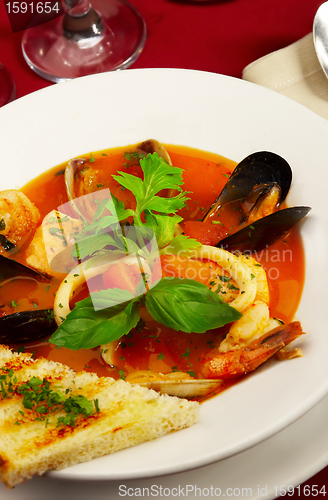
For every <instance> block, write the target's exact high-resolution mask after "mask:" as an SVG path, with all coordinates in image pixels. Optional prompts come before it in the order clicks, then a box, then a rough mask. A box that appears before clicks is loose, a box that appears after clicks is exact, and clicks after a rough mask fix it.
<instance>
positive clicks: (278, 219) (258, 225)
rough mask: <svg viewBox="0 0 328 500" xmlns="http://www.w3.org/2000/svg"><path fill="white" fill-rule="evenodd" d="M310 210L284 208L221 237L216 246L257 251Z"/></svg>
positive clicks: (265, 246) (288, 228) (267, 245)
mask: <svg viewBox="0 0 328 500" xmlns="http://www.w3.org/2000/svg"><path fill="white" fill-rule="evenodd" d="M310 210H311V208H310V207H290V208H284V209H282V210H279V211H278V212H274V213H273V214H270V215H268V216H266V217H263V218H262V219H258V220H256V221H255V222H253V223H252V224H249V225H248V226H245V227H243V228H242V229H240V230H239V231H237V232H236V233H234V234H231V235H230V236H227V237H226V238H223V239H222V240H220V241H219V243H218V244H217V245H216V246H217V247H221V248H224V249H226V250H229V251H234V250H239V251H241V252H246V251H250V252H259V251H261V250H263V249H264V248H267V247H269V246H270V245H272V244H273V243H275V242H276V241H277V240H278V239H279V238H281V237H282V236H283V235H284V234H285V233H287V232H288V231H289V230H290V229H291V228H292V227H293V226H295V224H297V223H298V222H299V221H301V220H302V219H303V218H304V217H305V216H306V215H307V214H308V213H309V211H310Z"/></svg>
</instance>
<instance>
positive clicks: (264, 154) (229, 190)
mask: <svg viewBox="0 0 328 500" xmlns="http://www.w3.org/2000/svg"><path fill="white" fill-rule="evenodd" d="M291 181H292V170H291V168H290V166H289V164H288V162H287V161H286V160H285V159H284V158H282V157H281V156H279V155H277V154H276V153H272V152H269V151H259V152H256V153H252V154H251V155H249V156H247V157H246V158H244V159H243V160H242V161H241V162H240V163H239V164H238V165H237V166H236V168H235V169H234V171H233V172H232V174H231V176H230V177H229V179H228V181H227V183H226V185H225V187H224V188H223V190H222V191H221V193H220V195H219V196H218V198H217V199H216V200H215V202H214V204H213V205H212V206H211V208H210V209H209V210H208V212H207V213H206V214H205V216H204V218H203V221H207V220H210V219H211V218H212V217H214V215H216V214H217V213H218V211H219V210H220V208H221V207H222V206H223V205H225V204H226V203H232V202H234V201H238V200H244V199H245V198H247V197H248V196H249V195H250V193H252V191H253V190H254V188H255V187H256V188H259V187H260V186H261V189H262V190H263V189H266V187H267V186H272V185H277V186H279V188H280V195H279V203H281V202H283V201H284V199H285V198H286V196H287V193H288V191H289V188H290V185H291ZM261 189H260V191H259V192H258V194H260V192H261ZM253 198H254V200H253V201H254V203H255V202H256V199H255V197H253Z"/></svg>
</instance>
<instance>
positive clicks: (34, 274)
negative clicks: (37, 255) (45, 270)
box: [0, 255, 51, 282]
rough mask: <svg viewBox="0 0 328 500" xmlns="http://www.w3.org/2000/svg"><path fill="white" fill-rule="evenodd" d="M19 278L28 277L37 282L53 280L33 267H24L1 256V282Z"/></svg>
mask: <svg viewBox="0 0 328 500" xmlns="http://www.w3.org/2000/svg"><path fill="white" fill-rule="evenodd" d="M19 276H27V277H29V278H34V279H36V280H37V281H45V282H49V281H50V280H51V278H50V277H49V276H47V275H45V274H42V273H40V272H38V271H36V270H35V269H32V268H31V267H28V266H24V265H23V264H21V263H20V262H17V261H16V260H13V259H9V258H7V257H5V256H4V255H0V282H2V281H5V280H7V279H11V278H18V277H19Z"/></svg>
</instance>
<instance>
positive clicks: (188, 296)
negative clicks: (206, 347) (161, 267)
mask: <svg viewBox="0 0 328 500" xmlns="http://www.w3.org/2000/svg"><path fill="white" fill-rule="evenodd" d="M145 305H146V308H147V310H148V312H149V313H150V314H151V316H152V317H153V318H154V319H155V320H156V321H158V322H159V323H162V324H164V325H165V326H168V327H169V328H174V330H182V331H183V332H187V333H191V332H196V333H204V332H206V331H207V330H212V329H213V328H219V327H221V326H223V325H225V324H227V323H231V322H232V321H236V320H237V319H239V318H240V317H241V316H242V315H241V313H240V312H238V311H237V310H236V309H234V308H233V307H231V306H229V304H225V303H224V302H222V300H221V299H220V298H219V297H218V296H217V295H215V293H213V292H211V291H210V290H209V289H208V288H207V287H206V285H204V284H203V283H199V282H198V281H194V280H188V279H180V278H162V279H161V280H160V281H159V282H158V283H157V285H155V286H154V287H153V288H151V289H150V290H149V291H148V292H147V293H146V296H145Z"/></svg>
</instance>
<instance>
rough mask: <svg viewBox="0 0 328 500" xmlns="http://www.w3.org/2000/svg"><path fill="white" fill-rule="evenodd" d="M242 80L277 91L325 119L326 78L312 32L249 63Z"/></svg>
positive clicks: (327, 107) (327, 105) (327, 110)
mask: <svg viewBox="0 0 328 500" xmlns="http://www.w3.org/2000/svg"><path fill="white" fill-rule="evenodd" d="M243 79H244V80H248V81H249V82H253V83H257V84H259V85H263V86H264V87H268V88H269V89H272V90H276V91H277V92H280V93H281V94H284V95H286V96H288V97H290V98H291V99H294V100H295V101H298V102H299V103H301V104H303V105H304V106H306V107H308V108H310V109H311V110H312V111H314V112H315V113H317V114H318V115H321V116H323V117H324V118H326V119H328V79H327V78H326V76H325V74H324V72H323V70H322V69H321V66H320V64H319V61H318V58H317V55H316V52H315V49H314V44H313V36H312V33H309V34H308V35H306V36H305V37H304V38H301V39H300V40H298V41H297V42H295V43H293V44H292V45H289V46H288V47H285V48H283V49H280V50H277V51H276V52H272V53H271V54H268V55H266V56H264V57H261V58H260V59H258V60H257V61H254V62H252V63H251V64H249V65H248V66H246V68H245V69H244V71H243Z"/></svg>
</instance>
